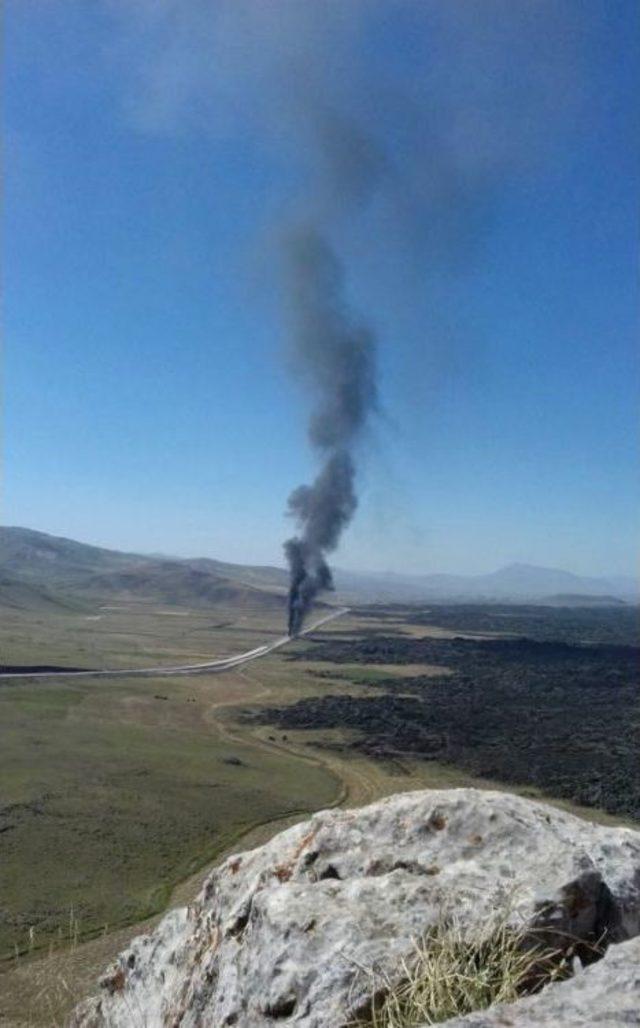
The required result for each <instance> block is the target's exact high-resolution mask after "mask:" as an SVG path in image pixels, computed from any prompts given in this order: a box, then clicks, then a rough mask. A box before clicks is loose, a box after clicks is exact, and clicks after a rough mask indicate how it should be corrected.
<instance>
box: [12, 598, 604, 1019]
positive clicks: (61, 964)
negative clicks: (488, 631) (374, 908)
mask: <svg viewBox="0 0 640 1028" xmlns="http://www.w3.org/2000/svg"><path fill="white" fill-rule="evenodd" d="M114 608H115V609H114ZM90 618H93V619H90ZM396 627H398V628H400V625H399V624H398V625H397V626H396ZM388 629H389V624H388V621H387V622H386V623H385V622H383V621H381V622H380V623H379V624H378V622H377V621H376V620H375V618H374V619H372V618H371V617H367V618H366V619H360V618H358V617H356V616H355V615H348V616H346V617H344V618H340V619H339V620H338V621H336V622H333V623H332V624H330V625H327V626H325V627H324V628H323V629H322V638H324V639H330V638H332V637H333V638H336V639H339V638H356V639H357V638H358V637H360V636H362V635H366V634H367V633H371V632H372V631H374V632H375V631H384V630H386V631H388ZM412 631H413V628H412ZM432 632H436V633H437V630H436V629H433V630H432ZM281 633H282V624H281V619H280V618H279V617H278V616H276V614H273V613H270V612H267V613H265V612H264V611H254V612H251V611H246V610H245V611H243V612H242V613H240V614H239V613H238V612H237V611H234V610H232V609H230V610H228V611H220V610H216V612H215V615H214V616H211V615H207V614H206V613H205V612H203V611H189V610H185V611H182V610H181V611H176V610H168V609H163V608H158V607H153V605H150V604H144V603H141V602H137V603H135V604H130V605H129V606H127V605H126V604H114V605H113V607H112V608H111V607H110V608H106V609H102V610H101V611H99V612H98V614H97V615H90V616H88V615H86V614H83V613H78V612H75V613H73V612H69V613H67V614H56V615H55V616H49V615H44V614H42V613H40V614H30V615H28V614H19V613H17V612H15V613H14V614H12V615H11V616H10V617H8V618H6V619H5V620H4V623H3V627H2V629H0V647H1V651H0V654H1V655H0V662H1V663H5V664H18V663H29V664H36V663H46V664H67V665H73V666H78V665H80V666H86V667H98V666H111V667H128V666H131V667H139V666H144V665H148V664H150V663H154V662H156V661H157V662H158V663H162V664H173V663H176V664H179V663H182V662H187V661H192V660H193V661H197V660H206V659H207V658H208V657H216V656H224V655H228V654H231V653H237V652H242V651H243V650H247V649H250V648H251V647H252V646H254V645H256V644H258V643H259V642H261V641H264V640H267V639H269V638H270V637H272V636H275V635H280V634H281ZM443 634H444V635H445V637H447V636H449V635H450V632H449V631H448V630H445V631H444V633H443ZM307 647H308V642H305V641H303V640H301V641H299V642H296V643H293V644H291V646H289V647H287V648H285V649H284V650H282V651H279V652H277V653H274V654H272V655H270V656H269V657H268V658H266V659H264V660H260V661H257V662H256V663H253V664H250V665H247V666H245V667H244V668H241V669H236V670H234V671H232V672H225V673H224V674H217V675H211V674H203V675H198V676H191V677H175V678H146V677H131V678H117V679H111V680H109V679H91V678H86V679H83V678H74V679H66V680H65V679H42V680H35V679H24V680H20V681H15V680H13V681H11V682H9V681H5V682H1V681H0V725H1V729H0V732H1V738H0V774H1V776H2V781H3V799H2V805H3V809H2V813H1V817H2V819H1V820H0V849H1V851H2V861H1V872H0V874H1V876H2V877H1V880H0V895H1V896H2V900H1V903H0V908H1V913H0V918H1V919H0V940H1V943H2V950H3V953H4V955H5V958H6V959H5V962H4V965H3V968H2V979H1V982H0V996H1V997H2V998H1V999H0V1024H2V1025H4V1026H19V1025H22V1026H27V1025H33V1026H38V1025H42V1026H44V1025H51V1024H58V1023H59V1024H62V1023H64V1018H65V1016H66V1014H67V1013H68V1011H69V1009H70V1008H71V1006H72V1005H73V1004H74V1003H75V1002H76V1001H77V1000H78V999H79V998H81V997H82V996H83V995H85V994H86V993H87V992H88V991H92V990H93V988H94V987H95V978H96V975H97V974H98V973H99V972H100V970H101V969H102V968H103V967H104V965H105V964H106V963H108V962H109V960H111V959H112V958H113V957H114V956H115V955H116V953H117V952H118V951H119V950H120V949H122V947H123V946H124V945H126V943H127V941H128V939H129V938H130V937H131V936H132V935H133V934H137V933H138V932H139V931H140V930H144V929H146V928H148V927H149V926H150V925H151V924H152V923H153V922H152V921H150V920H149V918H150V917H151V916H152V915H154V914H155V913H157V912H159V911H161V910H163V909H165V908H166V907H167V906H168V905H173V904H176V903H184V902H188V901H189V900H190V899H192V898H193V897H194V896H195V894H196V893H197V891H198V889H199V887H200V884H201V881H202V877H203V874H204V872H205V869H206V868H207V867H208V866H210V865H211V863H212V862H214V860H215V859H216V858H217V857H219V856H220V855H221V854H222V853H224V852H226V851H228V850H229V849H233V848H234V847H241V848H245V847H246V846H247V845H249V844H253V843H258V842H260V841H263V839H264V838H266V837H267V836H268V835H269V834H270V833H271V832H273V831H275V830H278V829H279V828H281V827H282V826H284V825H285V824H288V823H291V821H292V820H295V819H297V818H300V817H303V816H305V815H306V814H307V813H308V812H310V811H312V810H316V809H318V808H321V807H326V806H329V805H332V804H336V803H340V804H343V805H350V806H354V805H361V804H364V803H367V802H370V801H372V800H374V799H376V798H378V797H380V796H383V795H388V794H391V793H394V792H399V791H402V790H406V789H415V788H424V787H450V786H456V785H471V784H473V785H481V787H485V788H491V787H499V783H496V782H492V781H489V780H483V781H482V782H479V781H478V780H476V779H474V778H472V777H471V776H470V775H469V774H468V773H466V772H464V771H462V770H459V769H457V768H455V767H446V766H442V765H439V764H437V763H436V762H433V761H429V762H425V761H420V760H411V759H404V758H403V759H402V760H398V759H389V760H378V759H372V758H371V757H369V756H367V755H366V754H363V753H359V752H358V751H357V750H355V749H352V748H350V747H349V746H348V745H344V744H345V743H348V742H349V738H350V731H349V730H348V729H344V728H340V727H338V728H332V729H323V730H318V731H309V730H305V731H297V730H296V731H287V732H283V731H281V730H278V729H274V728H273V727H272V726H270V725H268V724H263V725H260V724H257V723H256V724H252V723H247V722H243V721H241V720H240V719H239V716H238V712H239V710H242V711H246V710H247V709H248V708H258V707H260V706H261V705H264V704H268V705H272V704H277V705H280V704H288V703H291V702H294V701H296V700H300V699H304V698H305V697H312V696H318V695H319V694H322V695H326V696H330V695H332V694H334V693H335V694H336V695H345V693H348V694H351V695H353V696H355V697H358V696H366V695H370V693H371V686H372V685H374V684H377V682H378V681H379V680H380V679H381V678H384V677H387V678H388V677H389V675H391V674H393V675H394V676H404V677H405V678H406V679H407V683H409V681H410V680H411V679H412V678H413V677H415V676H416V675H422V676H424V675H430V674H432V673H433V674H435V673H437V672H438V671H439V670H441V669H438V668H431V667H429V666H426V667H425V665H423V664H417V665H411V664H406V665H405V666H403V667H399V666H394V667H390V666H386V665H380V664H378V665H377V666H368V665H367V664H366V663H359V664H357V665H354V666H350V665H347V664H344V663H342V664H340V665H332V664H330V663H329V664H328V663H327V662H326V661H322V662H318V661H312V660H295V661H294V660H292V659H290V658H291V657H292V656H294V655H295V654H296V651H297V652H298V653H300V652H301V651H302V650H304V649H306V648H307ZM400 684H401V683H399V685H400ZM328 743H329V744H331V743H333V744H335V743H338V744H339V745H338V746H337V747H336V748H331V747H330V746H327V744H328ZM520 791H523V792H526V793H528V794H530V795H537V793H536V792H535V790H531V789H526V788H524V789H522V790H520ZM564 805H565V806H568V805H567V804H564ZM570 809H571V808H570ZM574 809H575V808H574ZM578 812H581V811H578ZM583 813H586V814H587V816H589V817H595V818H598V819H602V820H605V821H607V820H613V819H610V818H607V817H606V815H600V814H599V813H598V812H597V811H593V810H591V811H584V812H583ZM256 826H261V827H259V828H258V827H256ZM36 986H37V987H36Z"/></svg>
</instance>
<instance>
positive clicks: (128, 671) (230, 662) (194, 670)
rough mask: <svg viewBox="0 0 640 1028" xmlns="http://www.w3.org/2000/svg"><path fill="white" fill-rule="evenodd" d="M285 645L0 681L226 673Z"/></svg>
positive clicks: (282, 641) (336, 613)
mask: <svg viewBox="0 0 640 1028" xmlns="http://www.w3.org/2000/svg"><path fill="white" fill-rule="evenodd" d="M348 610H349V608H348V607H340V609H339V610H332V611H331V613H330V614H325V615H324V617H321V618H319V620H318V621H314V623H313V624H312V625H309V626H308V627H307V628H304V629H303V630H302V631H301V632H300V635H308V634H309V632H314V631H315V630H316V629H317V628H320V626H321V625H325V624H326V623H327V621H333V619H334V618H339V617H341V616H342V615H343V614H346V613H347V611H348ZM288 642H291V636H290V635H282V636H280V638H279V639H276V640H275V641H274V642H270V643H265V644H264V645H263V646H256V648H255V649H254V650H247V652H246V653H237V654H235V656H233V657H223V658H222V660H210V661H206V662H205V663H204V664H180V665H178V666H177V667H136V668H118V669H117V670H116V669H111V670H110V669H108V668H99V669H97V670H93V671H65V670H64V669H63V668H58V669H56V670H55V671H53V670H52V671H31V672H30V671H26V670H25V671H7V672H2V673H0V679H3V678H59V677H60V676H61V675H64V676H65V678H78V677H80V676H81V675H82V676H83V677H84V678H86V677H88V676H91V677H92V678H107V677H108V678H118V677H120V678H122V677H124V676H126V677H127V678H130V677H131V675H194V674H203V673H207V674H215V673H216V672H219V671H228V670H229V669H230V668H233V667H239V665H241V664H247V663H248V662H249V661H250V660H257V659H258V658H259V657H266V655H267V653H272V652H273V650H278V649H280V647H281V646H286V644H287V643H288Z"/></svg>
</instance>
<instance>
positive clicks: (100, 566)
mask: <svg viewBox="0 0 640 1028" xmlns="http://www.w3.org/2000/svg"><path fill="white" fill-rule="evenodd" d="M0 576H2V583H1V585H0V604H3V605H5V606H6V605H10V604H11V602H12V598H13V602H14V605H15V603H17V604H18V605H19V604H20V603H31V602H33V603H38V604H40V605H46V606H48V605H50V604H52V603H55V602H56V601H57V602H60V603H62V604H63V605H67V606H68V605H69V604H72V605H73V604H74V603H76V602H77V601H78V600H80V601H82V600H87V601H88V600H90V599H91V597H95V596H117V595H120V596H124V597H148V598H151V599H155V600H157V601H158V602H161V603H166V604H177V605H181V606H184V605H187V606H189V605H191V606H211V605H215V604H231V605H235V604H237V605H240V606H242V605H258V606H264V607H265V608H271V607H273V608H275V607H282V606H283V604H284V598H285V594H286V590H287V586H288V573H287V571H286V570H285V568H278V567H274V566H270V565H264V566H262V565H243V564H231V563H226V562H225V561H220V560H214V559H213V558H210V557H194V558H182V557H170V556H167V557H164V556H159V555H155V554H154V555H145V554H138V553H125V552H121V551H118V550H109V549H106V548H104V547H99V546H91V545H88V544H86V543H79V542H76V541H74V540H73V539H65V538H60V537H57V536H52V535H48V534H47V533H45V532H37V531H34V530H33V529H27V528H17V527H7V528H0ZM334 577H335V582H336V590H337V597H336V598H340V599H341V600H346V601H350V602H356V603H363V602H371V603H375V602H396V603H403V602H404V603H422V602H429V601H433V602H456V601H460V602H468V601H477V602H491V601H492V600H495V601H498V602H505V601H507V602H509V601H511V602H538V603H549V604H550V605H556V604H558V603H566V604H567V605H575V606H580V605H587V604H589V605H591V604H593V603H599V604H602V603H605V604H606V603H609V602H610V603H612V604H616V603H619V602H620V601H624V602H638V598H639V595H640V586H639V584H638V582H637V581H636V580H634V579H633V578H631V577H627V578H624V577H622V578H621V577H611V578H590V577H585V576H581V575H575V574H573V573H572V572H570V571H563V570H562V569H559V568H543V567H537V566H536V565H532V564H510V565H508V566H507V567H504V568H500V569H499V570H498V571H494V572H491V573H490V574H485V575H448V574H432V575H404V574H396V573H393V572H386V573H385V572H356V571H348V570H343V569H340V568H337V569H336V570H335V573H334Z"/></svg>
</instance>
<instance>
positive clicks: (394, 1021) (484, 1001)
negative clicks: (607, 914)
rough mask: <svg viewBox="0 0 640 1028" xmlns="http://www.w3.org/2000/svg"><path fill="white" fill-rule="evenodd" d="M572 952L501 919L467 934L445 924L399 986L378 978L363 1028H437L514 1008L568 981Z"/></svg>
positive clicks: (420, 946)
mask: <svg viewBox="0 0 640 1028" xmlns="http://www.w3.org/2000/svg"><path fill="white" fill-rule="evenodd" d="M571 956H572V947H571V946H568V947H563V948H562V949H553V948H551V947H550V946H549V945H548V944H545V942H544V939H543V937H542V936H541V935H540V936H539V937H538V936H537V934H536V930H535V929H532V928H527V927H523V928H514V927H513V926H510V925H509V924H507V922H506V920H504V919H502V920H496V921H494V922H493V923H491V924H490V925H489V926H486V927H485V928H484V929H482V930H481V931H476V932H475V933H469V931H468V930H464V929H463V928H462V927H461V925H460V924H459V923H458V922H456V921H451V920H448V921H443V922H442V923H441V924H440V925H438V926H437V927H435V928H434V929H433V930H432V931H431V932H429V933H428V934H427V935H426V936H425V937H424V938H423V939H421V940H420V941H419V942H416V944H415V952H414V954H413V955H412V956H411V957H410V958H408V959H406V960H405V961H404V962H403V964H402V977H401V980H400V981H399V982H389V981H385V980H384V978H383V977H382V976H379V975H375V974H373V975H372V976H371V978H372V990H371V994H372V1000H371V1004H370V1010H369V1011H368V1013H367V1016H366V1018H365V1019H364V1020H361V1021H359V1022H357V1025H358V1026H359V1028H364V1026H367V1028H414V1026H418V1025H420V1026H424V1025H430V1024H439V1023H441V1022H442V1021H446V1020H447V1019H448V1018H450V1017H460V1016H462V1015H464V1014H469V1013H472V1012H473V1011H476V1010H485V1009H486V1008H487V1007H489V1006H491V1005H492V1004H493V1003H511V1002H513V1001H514V1000H516V999H518V998H519V997H520V996H522V995H526V994H528V993H531V992H536V991H537V990H539V989H540V988H542V987H543V986H544V985H547V984H549V983H550V982H553V981H557V980H560V979H563V978H568V977H570V975H571V973H572V965H571Z"/></svg>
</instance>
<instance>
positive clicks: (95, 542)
mask: <svg viewBox="0 0 640 1028" xmlns="http://www.w3.org/2000/svg"><path fill="white" fill-rule="evenodd" d="M5 527H6V528H9V529H19V530H23V529H26V530H27V531H34V532H43V533H44V534H46V535H51V536H53V537H54V538H63V539H68V540H71V541H72V542H77V543H81V544H84V545H87V546H97V547H99V548H101V549H107V550H114V551H115V552H122V553H132V554H134V555H135V554H138V555H140V556H143V557H154V558H158V559H161V560H172V559H178V560H185V559H186V560H189V559H201V558H207V559H210V560H216V561H220V562H221V563H228V564H246V565H248V566H264V567H277V568H280V569H282V570H283V571H285V570H286V562H285V561H284V560H283V559H282V558H281V557H280V556H279V555H277V556H276V557H274V559H273V560H266V561H234V560H230V559H229V558H228V557H226V556H225V555H224V554H221V553H217V552H208V553H196V552H194V551H192V550H188V549H187V550H185V551H183V552H182V551H177V550H171V551H167V550H149V549H145V548H144V547H142V548H140V547H138V548H136V547H131V546H110V545H109V546H108V545H106V544H105V543H104V542H103V541H101V540H99V539H94V538H79V537H78V538H75V537H74V538H72V537H70V536H68V535H64V534H61V535H59V534H58V533H54V532H46V531H45V530H44V529H36V528H33V527H32V526H30V525H7V526H5ZM511 567H524V568H533V569H535V570H539V571H562V572H568V573H569V574H573V575H578V576H579V577H581V578H599V579H611V580H615V579H619V580H623V579H628V580H629V582H635V583H639V582H640V574H638V573H634V569H633V568H632V569H630V570H629V571H628V572H626V573H625V572H622V573H615V572H611V573H608V574H607V573H596V572H594V573H588V572H581V571H575V570H574V569H572V568H570V567H566V566H564V565H554V566H550V565H542V564H534V563H532V562H531V561H512V562H510V563H507V564H500V565H493V566H486V567H481V568H479V570H475V571H468V570H464V569H463V570H460V571H451V569H450V568H444V567H441V568H437V567H433V568H427V567H425V568H419V567H413V568H405V569H400V568H396V567H371V566H369V567H367V566H363V567H354V566H352V565H345V564H344V563H343V562H341V561H340V560H338V561H336V562H335V568H336V570H337V571H339V572H344V573H347V574H350V573H352V572H354V573H356V574H363V575H380V576H385V575H389V576H393V575H396V576H398V577H399V578H402V577H412V576H418V577H420V576H429V575H445V576H448V575H452V576H460V577H470V578H471V577H474V576H478V577H482V576H484V575H490V574H492V573H494V572H497V571H503V570H506V569H507V568H511Z"/></svg>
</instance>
